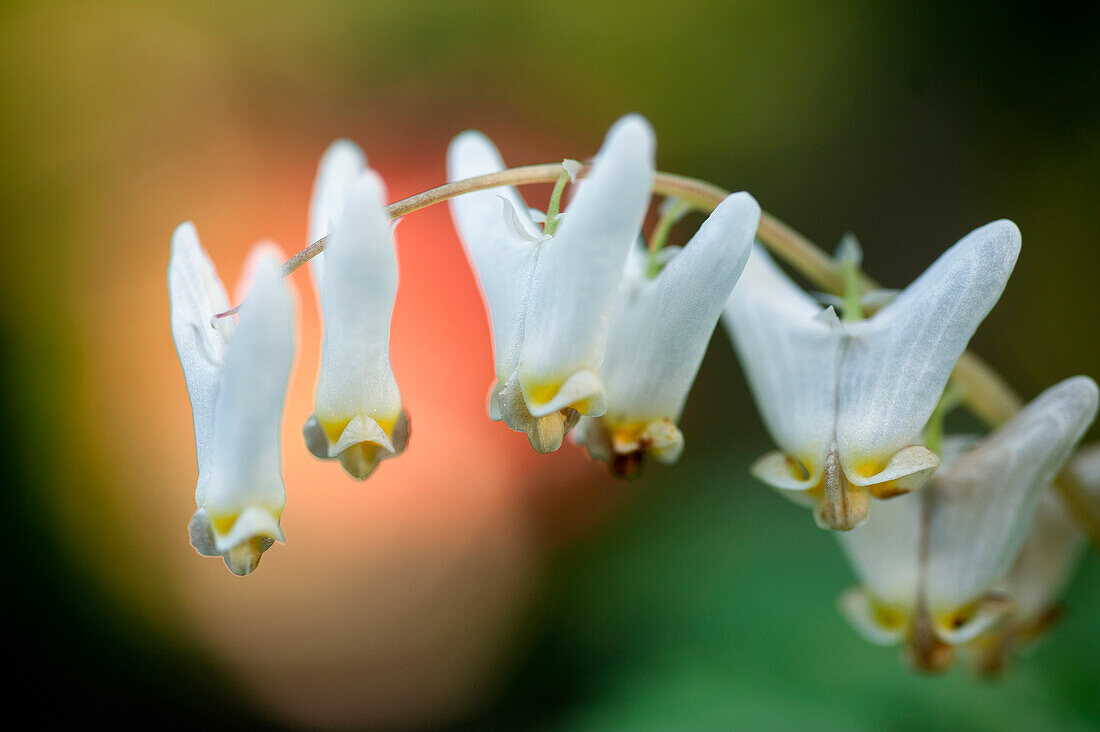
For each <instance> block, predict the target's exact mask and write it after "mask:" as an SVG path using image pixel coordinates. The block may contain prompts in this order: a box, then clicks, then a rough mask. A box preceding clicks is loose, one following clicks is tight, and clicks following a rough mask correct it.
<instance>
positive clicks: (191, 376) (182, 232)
mask: <svg viewBox="0 0 1100 732" xmlns="http://www.w3.org/2000/svg"><path fill="white" fill-rule="evenodd" d="M168 298H169V300H170V302H171V307H172V316H171V320H172V339H173V340H174V341H175V342H176V351H177V353H178V354H179V359H180V364H182V366H183V376H184V379H185V380H186V382H187V393H188V395H189V396H190V398H191V411H192V414H193V416H194V421H195V449H196V453H197V457H198V466H199V481H198V486H197V489H196V496H195V498H196V501H197V502H198V503H199V504H201V503H202V501H203V498H204V493H205V483H206V481H207V480H209V472H210V458H211V444H212V443H211V440H212V435H213V429H214V397H215V392H216V387H217V379H218V373H219V372H220V370H221V367H222V364H223V362H224V361H225V351H226V346H227V345H228V343H229V339H230V338H231V337H232V335H233V332H234V330H235V329H236V324H235V322H234V320H233V318H232V317H226V318H218V319H217V320H214V315H215V314H217V313H223V312H225V311H226V310H228V309H229V298H228V297H227V296H226V293H225V287H224V286H222V283H221V280H220V279H218V275H217V273H216V272H215V271H214V265H213V263H211V261H210V258H209V257H208V256H207V254H206V251H205V250H204V249H203V248H202V245H201V244H200V243H199V237H198V234H197V233H195V227H194V226H193V225H192V224H191V223H190V222H188V223H184V224H180V225H179V227H177V228H176V231H175V233H174V234H173V235H172V256H171V260H170V261H169V264H168Z"/></svg>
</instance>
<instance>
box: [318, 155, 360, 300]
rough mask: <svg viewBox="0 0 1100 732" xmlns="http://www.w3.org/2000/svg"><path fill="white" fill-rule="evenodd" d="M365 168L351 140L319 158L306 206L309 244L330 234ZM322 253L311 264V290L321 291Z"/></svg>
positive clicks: (324, 258) (323, 261)
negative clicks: (311, 194)
mask: <svg viewBox="0 0 1100 732" xmlns="http://www.w3.org/2000/svg"><path fill="white" fill-rule="evenodd" d="M366 167H367V158H366V156H365V155H363V151H362V150H360V149H359V146H358V145H356V144H355V143H354V142H352V141H351V140H337V141H335V142H333V143H332V144H331V145H329V146H328V149H327V150H325V153H324V155H322V156H321V164H320V166H319V167H318V168H317V177H316V178H315V179H314V181H313V198H312V199H311V200H310V204H309V243H310V244H312V243H313V242H315V241H317V240H318V239H320V238H321V237H323V236H325V235H326V234H331V233H332V231H333V229H334V228H335V227H336V222H337V221H339V220H340V215H341V214H342V213H343V210H344V201H345V200H346V199H347V195H348V190H349V189H350V188H351V187H352V185H353V184H354V183H355V180H356V178H358V177H359V176H360V174H362V172H363V171H364V170H366ZM325 260H326V257H325V253H324V252H321V253H320V254H318V255H317V256H316V257H314V258H313V259H312V260H310V267H309V269H310V272H311V273H312V274H313V289H314V290H316V291H317V292H318V293H319V292H320V291H321V281H322V280H323V279H324V265H325Z"/></svg>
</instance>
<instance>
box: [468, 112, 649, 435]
mask: <svg viewBox="0 0 1100 732" xmlns="http://www.w3.org/2000/svg"><path fill="white" fill-rule="evenodd" d="M653 147H654V141H653V132H652V130H651V129H650V127H649V124H648V123H647V122H645V120H643V119H642V118H640V117H638V116H628V117H625V118H623V119H621V120H619V121H618V122H617V123H616V124H615V125H614V127H612V128H611V131H610V132H609V133H608V135H607V139H606V141H605V142H604V146H603V148H602V149H601V150H600V153H599V155H598V156H597V158H596V163H595V166H594V168H593V170H592V172H591V174H590V175H589V176H588V177H586V178H585V179H584V180H582V181H581V182H580V183H578V184H577V192H576V196H575V197H574V198H573V202H572V203H571V204H570V206H569V208H568V210H567V211H566V212H565V213H564V214H563V215H562V218H561V223H560V225H558V227H557V229H556V231H555V232H554V234H553V236H550V237H547V236H544V235H543V234H542V232H541V231H540V230H539V228H538V227H537V226H536V225H535V223H534V220H533V219H532V217H531V214H530V212H529V211H528V209H527V207H526V205H525V204H524V203H523V200H522V199H521V198H520V196H519V193H517V192H516V191H515V190H514V189H512V188H504V189H495V190H490V191H481V192H477V193H471V194H467V195H463V196H459V197H457V198H454V199H452V200H451V202H450V203H451V211H452V214H453V216H454V219H455V223H456V226H457V228H458V232H459V235H460V237H461V239H462V242H463V245H464V247H465V249H466V253H467V256H468V257H469V259H470V260H471V262H472V264H473V267H474V269H475V271H476V272H477V276H478V280H479V282H480V285H481V290H482V295H483V296H484V299H485V302H486V304H487V306H488V310H489V316H490V321H491V323H492V331H493V351H494V356H495V361H496V377H497V381H496V384H495V386H494V387H493V390H492V394H491V397H490V416H492V418H493V419H503V420H504V422H505V423H506V424H507V425H508V426H509V427H511V428H512V429H514V430H517V431H520V432H526V433H527V435H528V439H529V440H530V442H531V445H532V447H534V448H535V449H536V450H538V451H539V452H552V451H554V450H557V449H558V448H559V447H560V446H561V441H562V437H563V436H564V435H565V433H566V432H568V431H569V429H570V428H571V427H572V426H573V425H574V424H575V423H576V420H577V418H578V417H579V416H580V415H591V416H598V415H601V414H603V412H604V409H605V408H606V397H605V393H604V386H603V383H602V382H601V380H600V377H599V372H600V365H601V363H602V362H603V356H604V345H605V341H606V338H607V328H608V322H609V315H610V311H611V307H612V304H613V303H614V298H615V291H616V289H617V287H618V284H619V278H620V277H621V275H622V270H623V263H624V262H625V260H626V255H627V252H628V250H629V248H630V246H631V244H632V243H633V242H634V241H635V239H636V238H637V236H638V233H639V231H640V229H641V225H642V220H643V218H644V217H645V213H646V209H647V208H648V204H649V195H650V185H651V183H652V177H653ZM447 167H448V175H449V177H450V179H451V180H460V179H464V178H469V177H473V176H477V175H483V174H486V173H492V172H496V171H498V170H501V169H502V168H503V167H504V165H503V163H502V162H501V160H500V156H499V155H498V153H497V151H496V149H495V148H494V147H493V145H492V143H490V142H489V140H488V139H487V138H486V137H485V136H484V135H481V134H480V133H477V132H465V133H463V134H461V135H459V136H458V137H456V138H455V140H454V141H453V142H452V143H451V148H450V151H449V153H448V161H447ZM502 199H503V203H502ZM502 214H503V215H502Z"/></svg>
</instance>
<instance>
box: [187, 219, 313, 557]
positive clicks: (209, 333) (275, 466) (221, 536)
mask: <svg viewBox="0 0 1100 732" xmlns="http://www.w3.org/2000/svg"><path fill="white" fill-rule="evenodd" d="M246 271H248V272H251V273H252V274H251V276H250V277H248V276H247V275H246V279H248V280H250V281H251V286H250V288H249V291H248V296H247V298H246V299H245V301H244V303H243V305H242V306H241V309H240V323H239V325H238V324H234V322H233V320H232V319H231V318H220V319H216V320H215V319H214V315H215V314H217V313H221V312H225V311H226V310H228V309H229V300H228V297H227V296H226V293H225V288H224V287H223V286H222V283H221V281H220V280H219V279H218V276H217V274H216V273H215V271H214V266H213V264H212V263H211V262H210V259H209V257H208V256H207V254H206V252H205V251H204V250H203V248H202V246H201V245H200V244H199V239H198V236H197V234H196V233H195V229H194V227H193V226H192V225H191V224H190V223H185V224H182V225H180V226H179V228H177V229H176V232H175V234H174V235H173V237H172V257H171V262H170V263H169V265H168V291H169V297H170V300H171V304H172V318H171V320H172V337H173V339H174V340H175V342H176V350H177V352H178V353H179V358H180V363H181V364H182V365H183V373H184V378H185V379H186V381H187V392H188V394H189V395H190V397H191V408H192V412H193V415H194V419H195V450H196V453H197V457H198V467H199V479H198V484H197V485H196V488H195V503H196V504H197V505H198V510H197V511H196V512H195V515H194V517H193V518H192V519H191V525H190V533H191V543H192V545H193V546H194V547H195V549H196V550H198V552H199V553H200V554H203V555H205V556H215V557H216V556H220V557H222V558H223V559H224V560H225V564H226V566H228V567H229V569H230V570H231V571H232V572H233V573H234V574H239V575H245V574H248V573H250V572H252V570H254V569H255V568H256V565H257V564H258V563H259V561H260V555H261V554H262V553H263V552H264V551H265V550H266V549H267V548H268V547H270V546H271V544H272V542H275V541H283V540H284V538H283V531H282V528H281V527H280V525H279V520H280V517H281V516H282V512H283V506H284V505H285V504H286V489H285V487H284V486H283V479H282V476H281V474H280V468H279V426H280V422H281V420H282V412H283V400H284V398H285V395H286V388H287V380H288V379H289V377H290V368H291V363H292V361H293V358H294V300H293V296H292V295H291V293H290V290H289V289H288V288H287V285H286V283H285V282H284V281H283V278H282V273H281V270H280V257H279V253H278V251H277V250H276V249H274V247H270V246H264V245H259V246H257V247H256V248H255V249H254V250H253V253H252V255H251V256H250V265H249V266H248V267H246Z"/></svg>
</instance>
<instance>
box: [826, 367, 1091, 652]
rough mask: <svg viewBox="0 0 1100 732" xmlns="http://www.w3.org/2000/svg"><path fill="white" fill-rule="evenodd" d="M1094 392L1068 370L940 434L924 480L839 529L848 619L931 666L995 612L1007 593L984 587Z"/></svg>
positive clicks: (1079, 426) (1016, 547) (1014, 546)
mask: <svg viewBox="0 0 1100 732" xmlns="http://www.w3.org/2000/svg"><path fill="white" fill-rule="evenodd" d="M1097 398H1098V391H1097V387H1096V384H1095V382H1093V381H1092V380H1091V379H1089V378H1088V377H1084V376H1078V377H1074V378H1071V379H1066V380H1065V381H1063V382H1061V383H1060V384H1057V385H1055V386H1053V387H1051V388H1049V389H1047V390H1046V391H1045V392H1043V393H1042V394H1040V395H1039V396H1038V397H1037V398H1036V399H1035V400H1034V401H1032V402H1031V403H1030V404H1029V405H1028V406H1027V407H1025V408H1024V410H1023V411H1021V412H1020V413H1019V414H1017V415H1016V416H1015V417H1013V418H1012V419H1011V420H1009V421H1008V422H1007V423H1005V424H1004V425H1003V426H1002V427H1000V428H999V429H998V430H996V431H995V432H993V433H992V434H990V435H989V436H987V437H986V438H984V439H982V440H980V441H978V442H976V443H973V440H972V439H971V440H963V441H961V443H960V441H958V440H952V439H950V438H949V439H948V440H945V441H944V466H943V467H942V468H940V470H939V472H937V473H936V475H935V476H934V477H933V478H932V480H931V482H930V484H929V485H928V486H927V487H926V488H924V489H923V490H921V491H920V492H918V493H914V494H911V495H907V496H900V497H898V498H895V499H893V500H891V501H888V502H885V503H883V504H882V505H880V506H878V507H876V509H875V511H874V513H873V515H872V516H871V517H870V519H869V520H868V521H867V523H866V524H865V525H863V526H862V527H860V528H857V529H855V530H853V531H850V532H846V533H843V534H840V535H838V538H839V540H840V543H841V546H842V547H843V548H844V550H845V552H846V554H847V555H848V559H849V560H850V561H851V563H852V566H853V568H854V569H855V571H856V574H857V575H858V576H859V578H860V580H861V581H862V587H861V588H857V589H854V590H849V591H848V592H847V593H845V594H844V595H843V596H842V598H841V601H840V607H841V611H842V613H843V614H844V615H845V616H846V617H847V618H848V619H849V621H851V623H852V624H853V625H854V626H855V628H856V629H857V630H859V631H860V632H861V633H862V634H863V635H864V636H865V637H866V638H868V639H869V640H871V641H872V642H874V643H879V644H890V643H896V642H899V641H901V640H903V639H905V640H907V642H908V646H909V650H910V652H911V656H912V660H913V661H914V663H915V664H916V665H917V666H918V667H919V668H922V669H925V670H939V669H942V668H944V667H946V665H947V664H948V663H949V662H950V660H951V656H952V653H951V646H954V645H958V644H961V643H966V642H968V641H970V640H972V639H973V638H975V637H976V636H978V635H979V634H980V633H982V632H983V631H985V630H987V629H988V628H990V627H991V626H992V625H993V624H994V623H995V622H997V621H998V620H1000V619H1001V618H1002V617H1003V616H1004V615H1005V613H1006V612H1008V611H1009V609H1010V608H1011V603H1010V598H1006V597H1005V596H1004V595H1003V594H1000V593H997V592H992V591H993V590H996V589H997V587H995V583H996V582H997V581H998V579H999V578H1000V577H1002V576H1003V575H1004V574H1005V572H1006V570H1008V568H1009V567H1010V566H1011V565H1012V563H1013V561H1014V560H1015V559H1016V557H1017V556H1018V555H1019V553H1020V549H1021V547H1022V546H1023V544H1024V541H1025V539H1026V538H1027V536H1028V532H1029V530H1030V529H1031V525H1032V519H1033V517H1034V515H1035V511H1036V509H1037V507H1038V505H1039V501H1040V499H1041V498H1042V496H1043V493H1044V491H1045V490H1046V489H1047V486H1049V485H1050V483H1051V481H1052V480H1053V479H1054V477H1055V475H1057V473H1058V472H1059V471H1060V470H1061V468H1062V466H1063V465H1064V464H1065V463H1066V461H1067V460H1068V458H1069V456H1070V453H1071V452H1072V451H1073V448H1074V445H1075V444H1076V443H1077V441H1078V440H1080V439H1081V436H1082V435H1083V434H1084V432H1085V430H1086V429H1088V426H1089V424H1091V423H1092V420H1093V418H1094V417H1095V416H1096V409H1097ZM966 443H971V444H972V445H973V446H972V447H969V449H967V448H966V446H965V445H966Z"/></svg>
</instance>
